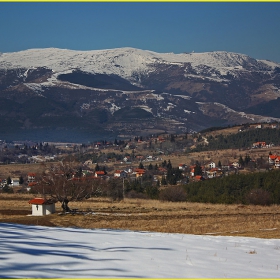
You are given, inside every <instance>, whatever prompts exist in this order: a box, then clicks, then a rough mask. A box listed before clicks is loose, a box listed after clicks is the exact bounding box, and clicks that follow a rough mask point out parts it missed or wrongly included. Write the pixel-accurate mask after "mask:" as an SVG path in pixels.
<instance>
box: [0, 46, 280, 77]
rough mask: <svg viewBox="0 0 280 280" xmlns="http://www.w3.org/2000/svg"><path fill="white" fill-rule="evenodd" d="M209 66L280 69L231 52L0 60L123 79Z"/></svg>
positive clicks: (9, 65) (122, 51) (55, 52)
mask: <svg viewBox="0 0 280 280" xmlns="http://www.w3.org/2000/svg"><path fill="white" fill-rule="evenodd" d="M185 63H190V64H192V65H193V66H195V67H196V66H199V65H205V66H208V67H212V68H216V69H224V68H228V70H231V69H234V67H240V68H244V67H251V68H252V67H255V68H258V67H263V68H266V69H267V70H270V69H273V68H275V67H280V65H279V64H277V63H273V62H266V61H263V60H262V61H258V60H256V59H253V58H250V57H249V56H247V55H243V54H237V53H230V52H224V51H220V52H206V53H183V54H174V53H156V52H152V51H144V50H140V49H134V48H119V49H109V50H94V51H74V50H67V49H56V48H47V49H29V50H25V51H20V52H14V53H3V54H2V55H1V56H0V68H6V69H14V68H25V69H29V68H31V69H32V68H34V67H35V68H36V67H47V68H49V69H52V70H53V71H54V72H55V73H61V72H62V73H65V72H68V71H72V70H73V69H80V70H82V71H85V72H89V73H104V74H115V75H119V76H121V77H123V78H127V77H130V76H131V75H132V74H133V72H135V71H136V72H137V71H140V72H141V71H149V69H148V68H149V67H152V65H153V64H176V65H179V66H183V65H184V64H185Z"/></svg>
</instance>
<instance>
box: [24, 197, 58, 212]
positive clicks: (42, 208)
mask: <svg viewBox="0 0 280 280" xmlns="http://www.w3.org/2000/svg"><path fill="white" fill-rule="evenodd" d="M28 203H29V204H31V205H32V215H33V216H45V215H49V214H53V213H55V203H54V202H53V201H50V200H47V199H44V198H41V197H40V198H33V199H31V200H29V202H28Z"/></svg>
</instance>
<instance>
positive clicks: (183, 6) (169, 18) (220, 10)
mask: <svg viewBox="0 0 280 280" xmlns="http://www.w3.org/2000/svg"><path fill="white" fill-rule="evenodd" d="M0 38H1V40H0V52H14V51H20V50H25V49H29V48H46V47H56V48H65V49H74V50H97V49H111V48H119V47H134V48H140V49H144V50H152V51H156V52H174V53H181V52H191V51H195V52H206V51H230V52H237V53H243V54H247V55H249V56H251V57H254V58H257V59H270V60H273V61H276V62H280V2H279V3H277V2H275V3H258V2H255V3H245V2H243V3H238V2H227V3H226V2H224V3H218V2H216V3H205V2H204V3H201V2H183V3H182V2H181V3H180V2H177V3H176V2H173V3H172V2H169V3H164V2H161V3H157V2H148V3H145V2H142V3H141V2H137V3H135V2H119V3H116V2H110V3H106V2H83V3H78V2H74V3H73V2H72V3H71V2H68V3H63V2H61V3H59V2H56V3H51V2H48V3H39V2H37V3H32V2H29V3H28V2H27V3H12V2H10V3H9V2H6V3H5V2H1V3H0Z"/></svg>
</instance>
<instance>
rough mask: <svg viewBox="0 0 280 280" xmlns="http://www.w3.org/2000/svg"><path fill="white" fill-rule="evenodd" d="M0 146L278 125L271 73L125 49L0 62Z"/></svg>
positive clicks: (235, 58) (197, 56) (274, 72)
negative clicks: (26, 141)
mask: <svg viewBox="0 0 280 280" xmlns="http://www.w3.org/2000/svg"><path fill="white" fill-rule="evenodd" d="M0 101H1V103H0V104H1V105H0V121H1V126H0V135H1V138H2V139H11V140H12V139H13V140H17V139H32V140H37V141H67V142H75V141H79V142H81V141H82V142H85V141H93V140H96V139H108V138H115V137H118V136H121V135H122V136H124V135H125V136H132V135H145V134H156V133H161V132H169V133H182V132H190V131H199V130H201V129H204V128H207V127H211V126H227V125H231V124H240V123H248V122H264V121H266V122H268V121H279V120H280V110H279V109H278V108H279V105H280V64H277V63H274V62H271V61H264V60H256V59H253V58H250V57H248V56H246V55H243V54H236V53H228V52H208V53H183V54H173V53H166V54H160V53H155V52H151V51H144V50H138V49H132V48H121V49H112V50H98V51H71V50H62V49H53V48H51V49H31V50H26V51H21V52H16V53H2V54H0Z"/></svg>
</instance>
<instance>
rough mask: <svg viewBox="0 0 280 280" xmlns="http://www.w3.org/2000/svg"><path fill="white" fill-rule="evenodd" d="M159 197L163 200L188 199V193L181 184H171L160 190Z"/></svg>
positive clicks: (176, 200)
mask: <svg viewBox="0 0 280 280" xmlns="http://www.w3.org/2000/svg"><path fill="white" fill-rule="evenodd" d="M159 199H160V200H162V201H172V202H179V201H186V199H187V193H186V191H185V190H184V189H183V187H181V186H170V187H167V188H165V189H163V190H161V191H160V193H159Z"/></svg>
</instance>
